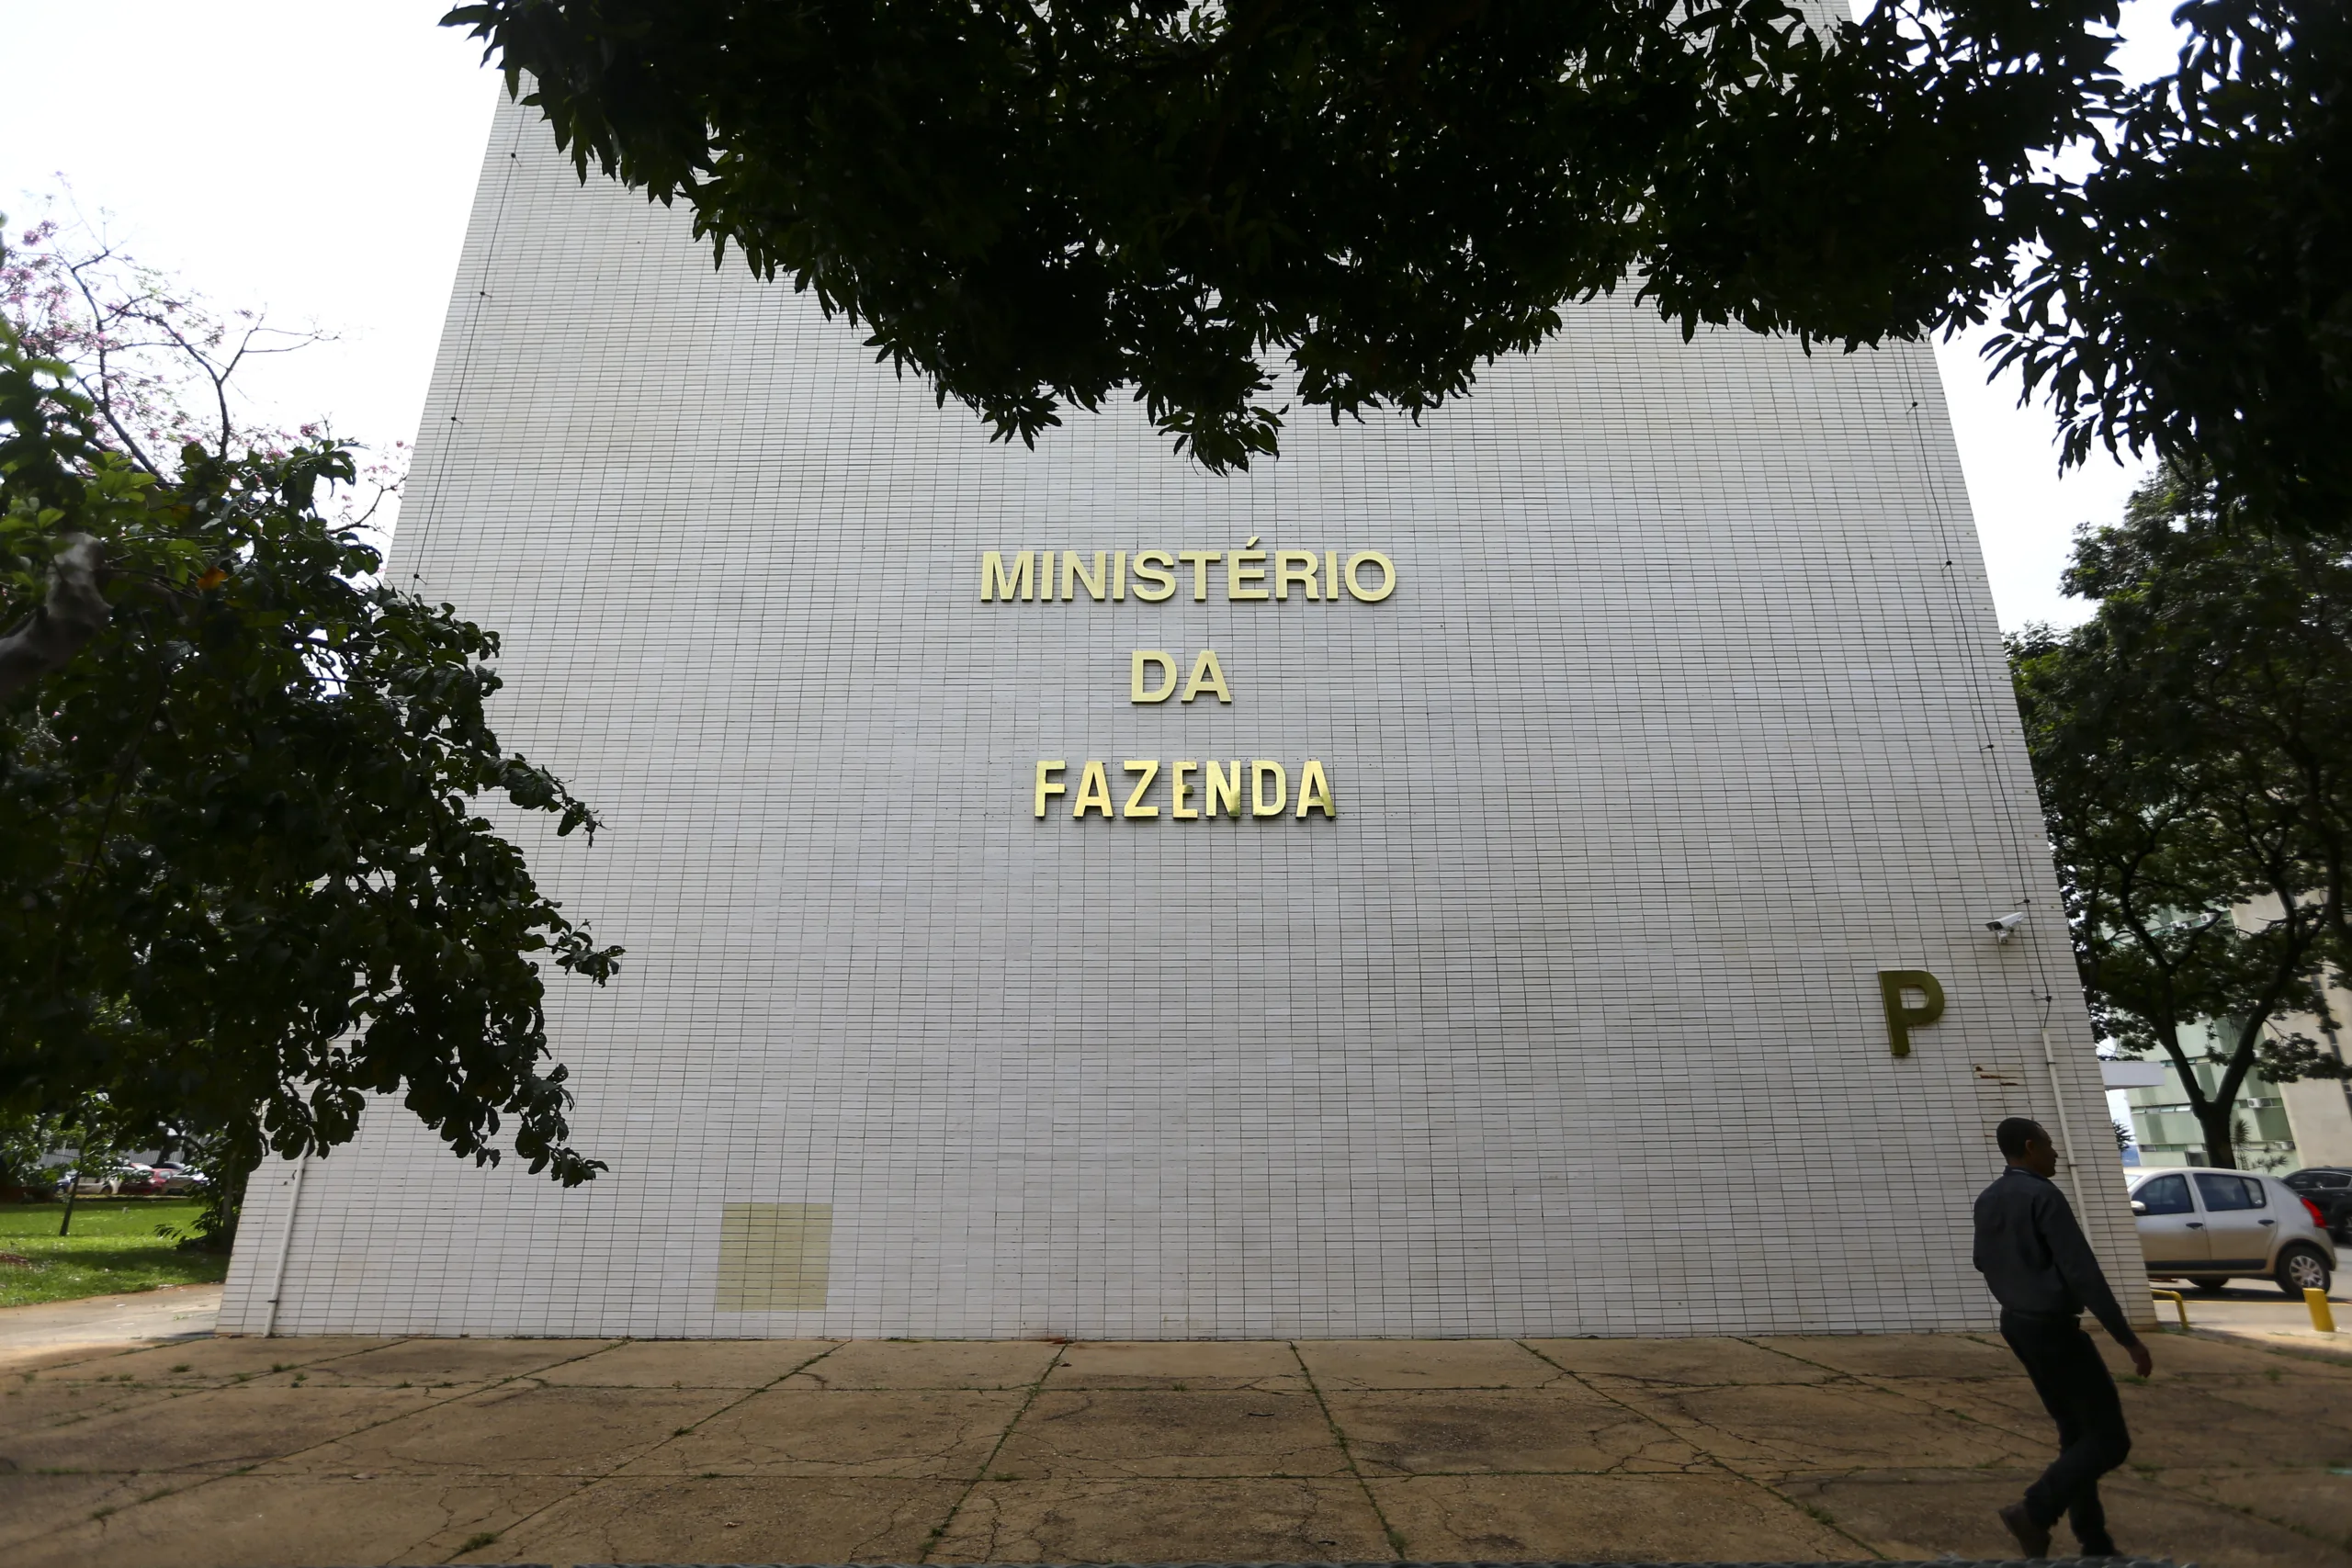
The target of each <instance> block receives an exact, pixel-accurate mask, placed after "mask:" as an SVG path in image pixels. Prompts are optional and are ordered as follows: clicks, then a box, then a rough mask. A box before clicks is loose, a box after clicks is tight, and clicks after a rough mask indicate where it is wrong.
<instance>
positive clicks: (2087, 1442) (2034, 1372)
mask: <svg viewBox="0 0 2352 1568" xmlns="http://www.w3.org/2000/svg"><path fill="white" fill-rule="evenodd" d="M2001 1337H2002V1338H2004V1339H2006V1340H2007V1341H2008V1342H2009V1348H2010V1349H2012V1350H2014V1351H2016V1352H2017V1356H2018V1360H2020V1361H2023V1362H2024V1363H2025V1370H2026V1374H2027V1375H2028V1376H2029V1377H2030V1378H2032V1379H2033V1391H2034V1393H2038V1394H2040V1395H2041V1403H2042V1406H2043V1407H2044V1408H2045V1409H2047V1410H2048V1411H2049V1412H2050V1418H2051V1419H2052V1420H2053V1421H2055V1422H2057V1423H2058V1458H2057V1461H2056V1462H2054V1463H2053V1464H2052V1465H2051V1467H2050V1468H2049V1469H2048V1470H2045V1471H2043V1472H2041V1480H2039V1481H2037V1482H2035V1483H2033V1484H2032V1485H2031V1486H2030V1487H2028V1488H2026V1494H2025V1508H2026V1513H2027V1515H2028V1516H2029V1517H2031V1518H2032V1520H2033V1522H2034V1523H2035V1524H2037V1525H2040V1526H2041V1527H2042V1528H2043V1529H2049V1528H2050V1527H2051V1526H2052V1525H2054V1524H2056V1523H2057V1522H2058V1520H2059V1518H2060V1517H2061V1516H2064V1517H2066V1518H2067V1519H2068V1521H2069V1522H2070V1523H2071V1524H2073V1526H2074V1527H2075V1540H2077V1541H2079V1542H2081V1543H2082V1551H2083V1555H2084V1556H2086V1557H2098V1556H2102V1555H2108V1554H2111V1553H2112V1552H2113V1551H2114V1542H2112V1541H2111V1540H2109V1539H2108V1534H2107V1511H2106V1510H2105V1509H2104V1508H2102V1507H2100V1506H2099V1501H2098V1478H2099V1477H2100V1476H2102V1475H2105V1474H2106V1473H2107V1472H2109V1471H2110V1470H2113V1469H2114V1468H2115V1467H2116V1466H2117V1465H2119V1464H2121V1463H2122V1462H2123V1461H2124V1459H2125V1457H2126V1456H2128V1455H2129V1454H2130V1453H2131V1433H2130V1432H2129V1431H2126V1430H2125V1429H2124V1426H2123V1402H2122V1401H2121V1400H2120V1399H2119V1398H2118V1397H2117V1396H2116V1393H2115V1380H2114V1379H2113V1378H2112V1377H2110V1376H2109V1375H2108V1371H2107V1363H2106V1362H2105V1361H2102V1360H2100V1359H2099V1355H2098V1346H2096V1345H2093V1344H2092V1343H2091V1337H2090V1336H2089V1335H2087V1334H2086V1333H2084V1332H2083V1331H2082V1329H2081V1328H2080V1327H2079V1326H2078V1325H2076V1324H2075V1320H2074V1319H2073V1318H2072V1317H2031V1316H2028V1315H2027V1314H2023V1313H2015V1312H2005V1313H2003V1314H2001Z"/></svg>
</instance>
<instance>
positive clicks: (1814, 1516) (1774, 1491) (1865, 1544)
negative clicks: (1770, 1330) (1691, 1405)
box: [1513, 1339, 1882, 1561]
mask: <svg viewBox="0 0 2352 1568" xmlns="http://www.w3.org/2000/svg"><path fill="white" fill-rule="evenodd" d="M1513 1343H1515V1344H1517V1345H1518V1346H1519V1348H1521V1349H1522V1350H1525V1351H1526V1352H1527V1353H1528V1354H1529V1355H1531V1356H1533V1357H1534V1358H1535V1359H1538V1360H1540V1361H1542V1362H1544V1364H1545V1365H1546V1366H1552V1367H1558V1368H1559V1370H1560V1371H1562V1372H1563V1373H1565V1374H1566V1376H1567V1378H1568V1379H1569V1381H1571V1382H1575V1383H1576V1384H1577V1386H1578V1387H1580V1388H1584V1389H1587V1390H1589V1392H1591V1393H1594V1394H1596V1395H1598V1396H1599V1397H1600V1398H1602V1399H1605V1400H1607V1401H1608V1402H1609V1403H1610V1404H1614V1405H1616V1406H1617V1407H1618V1408H1619V1409H1621V1410H1623V1411H1625V1412H1627V1413H1628V1414H1630V1415H1632V1416H1635V1417H1637V1418H1639V1419H1641V1420H1644V1421H1646V1422H1648V1423H1649V1424H1650V1425H1651V1426H1653V1427H1657V1429H1658V1430H1659V1431H1661V1432H1664V1433H1665V1434H1666V1435H1667V1436H1668V1437H1669V1438H1680V1439H1681V1440H1682V1441H1684V1442H1690V1439H1689V1438H1686V1437H1684V1436H1683V1435H1682V1434H1681V1433H1679V1432H1677V1431H1675V1430H1674V1428H1672V1427H1668V1425H1667V1424H1666V1423H1665V1422H1663V1421H1661V1420H1659V1419H1658V1418H1657V1416H1653V1415H1651V1414H1650V1413H1649V1412H1648V1411H1646V1410H1641V1409H1637V1408H1635V1407H1634V1405H1632V1404H1627V1403H1626V1402H1625V1401H1624V1400H1623V1399H1621V1398H1619V1397H1618V1396H1617V1395H1616V1394H1614V1393H1611V1392H1610V1391H1609V1390H1607V1389H1604V1388H1601V1387H1600V1386H1598V1385H1597V1384H1595V1383H1593V1382H1590V1381H1589V1379H1587V1378H1585V1377H1583V1376H1582V1375H1580V1374H1579V1373H1578V1372H1577V1371H1576V1370H1575V1369H1574V1368H1572V1367H1566V1366H1563V1365H1561V1363H1560V1362H1558V1361H1555V1360H1554V1359H1552V1358H1551V1357H1549V1356H1546V1355H1545V1354H1544V1352H1543V1351H1541V1350H1539V1349H1537V1348H1535V1347H1534V1346H1533V1345H1532V1344H1531V1343H1529V1342H1528V1341H1526V1340H1524V1339H1521V1340H1516V1341H1514V1342H1513ZM1742 1343H1744V1344H1754V1341H1752V1340H1743V1341H1742ZM1756 1348H1758V1349H1759V1350H1767V1351H1770V1352H1771V1353H1773V1354H1775V1355H1786V1354H1787V1352H1785V1351H1781V1350H1777V1349H1775V1348H1773V1347H1771V1346H1770V1345H1758V1346H1756ZM1788 1359H1790V1360H1792V1361H1795V1362H1797V1363H1799V1364H1800V1365H1804V1366H1811V1365H1814V1364H1815V1363H1812V1362H1809V1361H1806V1360H1805V1359H1804V1358H1803V1357H1801V1356H1789V1357H1788ZM1823 1370H1825V1371H1836V1369H1835V1368H1826V1369H1823ZM1838 1375H1839V1376H1844V1375H1845V1374H1843V1373H1839V1374H1838ZM1693 1421H1694V1424H1695V1425H1697V1426H1699V1427H1703V1428H1705V1429H1706V1430H1707V1431H1710V1432H1718V1431H1721V1430H1722V1428H1720V1427H1714V1426H1712V1425H1710V1424H1709V1423H1707V1422H1705V1421H1699V1420H1697V1419H1696V1418H1695V1417H1693ZM1691 1447H1692V1448H1694V1449H1697V1450H1699V1452H1700V1453H1701V1455H1702V1456H1703V1457H1704V1458H1705V1459H1706V1460H1707V1461H1708V1462H1709V1463H1711V1464H1713V1465H1714V1466H1716V1467H1717V1468H1718V1469H1720V1470H1722V1471H1723V1472H1724V1474H1726V1475H1728V1476H1730V1477H1732V1478H1733V1479H1734V1480H1736V1481H1740V1482H1744V1483H1747V1485H1750V1486H1753V1487H1755V1488H1756V1489H1757V1490H1758V1491H1759V1492H1762V1493H1763V1494H1764V1495H1767V1496H1769V1497H1770V1498H1771V1499H1773V1501H1775V1502H1777V1503H1779V1504H1780V1505H1781V1506H1782V1507H1784V1508H1788V1509H1790V1510H1791V1511H1792V1512H1795V1513H1798V1514H1802V1515H1804V1517H1806V1518H1809V1519H1811V1520H1813V1521H1814V1523H1815V1524H1817V1525H1819V1526H1821V1527H1822V1528H1823V1529H1827V1530H1834V1531H1836V1532H1837V1533H1838V1535H1839V1536H1840V1537H1842V1538H1843V1539H1845V1540H1850V1541H1852V1542H1853V1543H1854V1544H1855V1545H1856V1546H1858V1547H1860V1549H1861V1550H1862V1551H1867V1552H1869V1553H1870V1554H1871V1560H1872V1561H1879V1560H1881V1559H1882V1553H1881V1552H1880V1551H1879V1550H1878V1549H1877V1548H1876V1547H1874V1546H1872V1545H1871V1543H1870V1542H1869V1541H1866V1540H1862V1539H1861V1537H1860V1536H1858V1535H1856V1534H1855V1533H1854V1532H1853V1531H1852V1530H1849V1529H1847V1528H1846V1527H1845V1526H1843V1525H1841V1524H1839V1523H1838V1520H1837V1519H1836V1518H1835V1517H1832V1516H1831V1515H1830V1514H1829V1513H1828V1512H1827V1511H1826V1509H1821V1508H1815V1507H1813V1506H1809V1505H1807V1504H1804V1503H1800V1502H1798V1501H1797V1500H1796V1499H1795V1498H1793V1497H1792V1496H1790V1495H1788V1494H1787V1493H1785V1492H1783V1491H1781V1489H1780V1488H1779V1487H1777V1486H1774V1485H1773V1484H1772V1483H1770V1482H1768V1481H1766V1480H1764V1479H1763V1478H1762V1477H1761V1476H1757V1475H1750V1474H1749V1473H1747V1472H1746V1471H1743V1470H1741V1469H1740V1468H1739V1467H1738V1466H1736V1465H1735V1464H1733V1463H1732V1462H1731V1461H1730V1460H1728V1459H1726V1458H1724V1456H1723V1455H1721V1454H1718V1453H1716V1452H1715V1451H1714V1450H1713V1449H1712V1448H1710V1447H1706V1446H1703V1445H1701V1444H1698V1443H1691Z"/></svg>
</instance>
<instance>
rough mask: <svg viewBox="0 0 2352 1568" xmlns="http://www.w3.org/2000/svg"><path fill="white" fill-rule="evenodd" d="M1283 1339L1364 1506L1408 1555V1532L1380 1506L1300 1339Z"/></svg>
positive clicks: (1383, 1532) (1392, 1542)
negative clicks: (1400, 1527) (1406, 1536)
mask: <svg viewBox="0 0 2352 1568" xmlns="http://www.w3.org/2000/svg"><path fill="white" fill-rule="evenodd" d="M1283 1344H1285V1345H1287V1346H1289V1347H1290V1354H1291V1359H1293V1360H1295V1361H1296V1362H1297V1363H1298V1371H1299V1375H1300V1376H1301V1377H1303V1378H1305V1379H1306V1392H1307V1393H1311V1394H1313V1395H1314V1396H1315V1406H1316V1408H1317V1409H1318V1410H1320V1411H1322V1412H1323V1422H1324V1425H1326V1426H1328V1427H1330V1428H1331V1440H1332V1441H1333V1442H1335V1443H1337V1444H1339V1445H1340V1462H1341V1463H1343V1464H1345V1465H1346V1466H1347V1467H1348V1474H1349V1475H1350V1476H1351V1477H1352V1478H1354V1481H1355V1483H1356V1490H1358V1491H1359V1492H1362V1493H1363V1500H1364V1506H1366V1507H1369V1508H1370V1509H1371V1510H1372V1517H1374V1518H1375V1519H1377V1520H1379V1521H1380V1533H1381V1535H1382V1536H1383V1537H1385V1539H1386V1540H1387V1541H1388V1546H1389V1550H1390V1551H1394V1552H1396V1553H1397V1556H1398V1557H1399V1558H1402V1557H1403V1556H1404V1555H1405V1532H1404V1531H1402V1530H1400V1529H1397V1527H1396V1526H1395V1525H1394V1524H1392V1523H1390V1522H1389V1518H1388V1510H1387V1509H1385V1508H1383V1507H1382V1506H1380V1497H1379V1495H1378V1494H1376V1493H1374V1491H1373V1489H1372V1483H1371V1482H1370V1481H1369V1480H1368V1479H1366V1477H1365V1475H1364V1473H1363V1467H1362V1466H1360V1465H1358V1464H1357V1463H1356V1454H1355V1450H1354V1449H1353V1448H1352V1447H1351V1445H1350V1444H1349V1442H1348V1434H1347V1429H1346V1428H1345V1427H1341V1426H1340V1421H1339V1417H1338V1416H1334V1415H1332V1413H1331V1402H1330V1401H1329V1400H1328V1399H1326V1398H1324V1397H1323V1385H1322V1384H1321V1383H1319V1382H1316V1381H1315V1369H1314V1368H1312V1367H1310V1366H1308V1365H1307V1364H1306V1356H1305V1355H1304V1354H1303V1353H1302V1352H1301V1351H1300V1350H1299V1348H1298V1341H1297V1340H1295V1339H1285V1340H1283Z"/></svg>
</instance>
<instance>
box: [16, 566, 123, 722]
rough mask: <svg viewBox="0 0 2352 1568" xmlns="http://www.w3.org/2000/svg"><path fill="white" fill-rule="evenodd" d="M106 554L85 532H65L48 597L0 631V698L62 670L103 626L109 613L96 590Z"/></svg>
mask: <svg viewBox="0 0 2352 1568" xmlns="http://www.w3.org/2000/svg"><path fill="white" fill-rule="evenodd" d="M106 558H107V556H106V547H104V546H102V545H100V544H99V543H98V542H97V540H96V539H94V538H92V537H91V536H89V535H87V534H68V535H66V536H65V548H64V549H62V550H61V551H59V552H58V555H57V558H56V559H55V560H54V561H52V562H51V565H50V578H49V599H48V601H47V602H46V603H45V604H42V605H41V607H40V609H38V610H35V611H34V612H33V613H32V618H31V619H29V620H28V621H26V622H25V623H24V624H23V625H21V626H17V628H16V629H15V630H14V631H11V632H8V633H6V635H0V702H6V701H7V700H8V699H9V698H10V697H13V696H15V695H16V694H17V693H18V692H21V691H23V690H24V689H25V688H26V687H28V686H29V685H31V684H32V683H33V682H35V681H38V680H40V678H41V677H42V676H44V675H46V674H49V673H50V672H51V671H55V670H61V669H63V668H64V667H65V665H66V663H67V662H68V661H70V660H72V659H73V657H74V655H75V654H77V653H79V652H81V651H82V648H83V645H84V644H85V643H87V642H88V641H89V640H90V639H91V638H92V637H96V636H97V635H98V633H99V632H101V631H103V630H105V629H106V624H107V617H108V616H109V615H111V614H112V612H111V611H110V610H109V609H108V608H107V601H106V595H105V594H103V593H101V592H98V573H99V572H100V571H101V570H104V568H105V566H106Z"/></svg>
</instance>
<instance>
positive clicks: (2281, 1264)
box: [2272, 1247, 2332, 1296]
mask: <svg viewBox="0 0 2352 1568" xmlns="http://www.w3.org/2000/svg"><path fill="white" fill-rule="evenodd" d="M2272 1278H2274V1279H2276V1280H2278V1288H2279V1289H2280V1290H2282V1291H2284V1292H2287V1293H2288V1294H2289V1295H2290V1296H2300V1295H2301V1294H2302V1293H2303V1292H2305V1291H2320V1292H2325V1291H2326V1289H2327V1288H2328V1286H2329V1284H2330V1283H2331V1282H2332V1279H2331V1276H2330V1274H2329V1272H2328V1267H2327V1259H2326V1258H2323V1257H2322V1256H2320V1253H2319V1249H2318V1248H2317V1247H2289V1248H2288V1249H2287V1250H2286V1251H2285V1252H2284V1253H2282V1254H2281V1255H2280V1256H2279V1258H2278V1273H2277V1274H2275V1275H2273V1276H2272Z"/></svg>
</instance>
